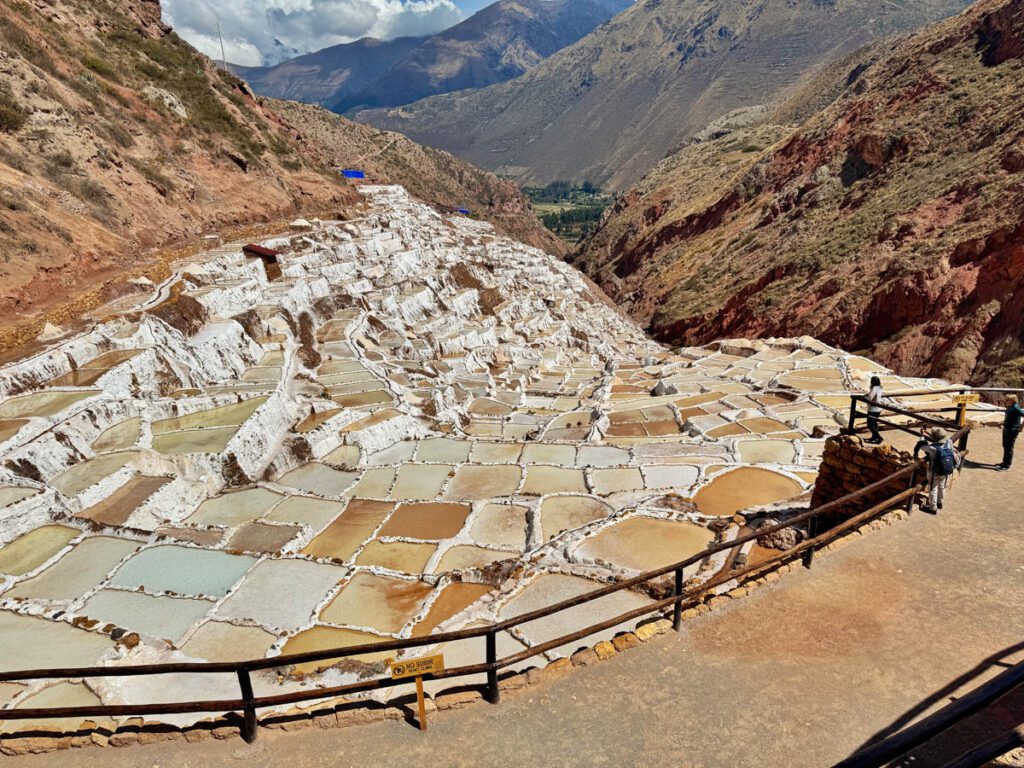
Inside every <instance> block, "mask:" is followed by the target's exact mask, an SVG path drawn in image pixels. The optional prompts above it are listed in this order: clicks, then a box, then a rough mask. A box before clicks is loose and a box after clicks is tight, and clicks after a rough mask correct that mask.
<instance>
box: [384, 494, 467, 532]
mask: <svg viewBox="0 0 1024 768" xmlns="http://www.w3.org/2000/svg"><path fill="white" fill-rule="evenodd" d="M469 512H470V506H469V505H468V504H448V503H444V502H430V501H428V502H424V503H422V504H401V505H399V507H398V509H397V510H395V514H393V515H392V516H391V518H390V519H389V520H388V521H387V523H386V524H385V525H384V527H383V528H382V529H381V532H380V535H381V536H398V537H402V538H409V539H426V540H429V541H438V540H440V539H450V538H451V537H452V536H455V535H456V534H457V533H458V532H459V531H461V530H462V526H463V525H465V524H466V518H467V517H469Z"/></svg>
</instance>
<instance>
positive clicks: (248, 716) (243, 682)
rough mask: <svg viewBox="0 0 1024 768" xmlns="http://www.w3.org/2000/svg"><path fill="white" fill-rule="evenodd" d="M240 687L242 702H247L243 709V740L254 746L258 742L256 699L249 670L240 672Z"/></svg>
mask: <svg viewBox="0 0 1024 768" xmlns="http://www.w3.org/2000/svg"><path fill="white" fill-rule="evenodd" d="M238 687H239V688H241V689H242V701H243V702H245V706H244V708H243V709H242V738H243V739H245V741H246V743H247V744H252V743H253V742H254V741H256V726H257V723H256V707H255V706H254V704H253V701H254V700H255V698H256V697H255V696H253V694H252V679H251V678H250V677H249V671H248V670H246V669H240V670H238Z"/></svg>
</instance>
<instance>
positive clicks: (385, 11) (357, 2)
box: [161, 0, 491, 66]
mask: <svg viewBox="0 0 1024 768" xmlns="http://www.w3.org/2000/svg"><path fill="white" fill-rule="evenodd" d="M490 1H491V0H163V2H162V4H161V5H162V7H163V16H164V21H165V22H167V23H168V24H170V25H171V26H172V27H174V28H175V30H176V31H177V32H178V34H179V35H181V36H182V37H183V38H185V40H187V41H188V42H190V43H191V44H192V45H194V46H195V47H196V48H198V49H199V50H201V51H202V52H203V53H205V54H206V55H208V56H210V57H211V58H214V59H218V60H219V59H220V58H221V49H220V41H219V40H218V37H217V22H218V21H219V22H220V27H221V32H222V34H223V37H224V49H225V52H226V54H227V59H228V61H229V62H232V63H234V64H242V65H245V66H259V65H261V64H265V65H269V64H276V63H278V62H279V61H283V60H284V59H287V58H290V57H292V56H296V55H299V54H302V53H309V52H311V51H318V50H320V49H321V48H326V47H327V46H330V45H337V44H338V43H348V42H352V41H353V40H358V39H359V38H361V37H376V38H380V39H384V40H387V39H390V38H393V37H401V36H404V35H429V34H432V33H434V32H440V31H441V30H442V29H447V28H448V27H450V26H452V25H453V24H457V23H458V22H460V21H462V19H464V18H467V17H469V16H470V15H472V14H473V13H475V12H476V11H478V10H479V9H480V8H482V7H483V6H485V5H487V4H488V3H489V2H490Z"/></svg>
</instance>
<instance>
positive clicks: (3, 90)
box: [0, 83, 28, 133]
mask: <svg viewBox="0 0 1024 768" xmlns="http://www.w3.org/2000/svg"><path fill="white" fill-rule="evenodd" d="M26 122H28V111H27V110H26V109H25V108H24V107H22V106H21V104H19V103H18V100H17V99H16V98H15V97H14V93H13V92H12V91H11V88H10V86H9V85H7V83H0V131H4V132H5V133H14V132H15V131H18V130H20V129H21V128H22V127H23V126H24V125H25V123H26Z"/></svg>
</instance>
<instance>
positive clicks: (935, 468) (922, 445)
mask: <svg viewBox="0 0 1024 768" xmlns="http://www.w3.org/2000/svg"><path fill="white" fill-rule="evenodd" d="M922 450H923V451H924V456H925V459H927V461H928V504H927V505H925V506H922V507H921V510H922V511H924V512H928V513H929V514H932V515H934V514H936V513H938V511H939V510H940V509H942V501H943V498H944V497H945V495H946V484H947V483H948V482H949V478H950V477H951V476H952V475H953V473H954V472H956V470H957V467H959V466H960V454H959V453H957V450H956V448H954V447H953V441H952V440H951V439H950V438H949V437H948V436H947V435H946V433H945V432H944V431H943V430H941V429H938V428H936V429H932V430H931V431H929V432H928V434H927V435H925V436H923V437H922V438H921V439H920V440H919V441H918V442H917V445H915V446H914V458H915V459H916V458H917V457H918V454H919V453H920V452H921V451H922Z"/></svg>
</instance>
